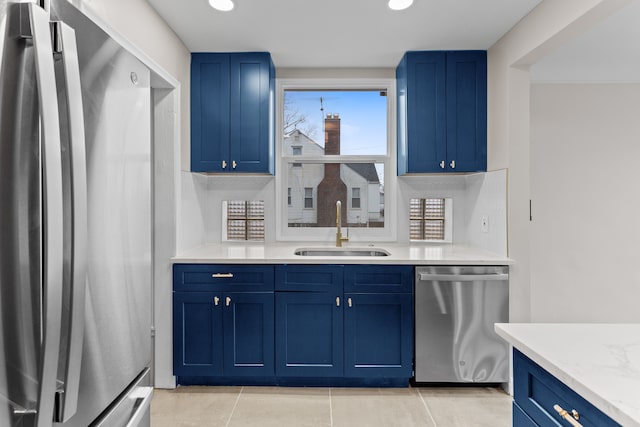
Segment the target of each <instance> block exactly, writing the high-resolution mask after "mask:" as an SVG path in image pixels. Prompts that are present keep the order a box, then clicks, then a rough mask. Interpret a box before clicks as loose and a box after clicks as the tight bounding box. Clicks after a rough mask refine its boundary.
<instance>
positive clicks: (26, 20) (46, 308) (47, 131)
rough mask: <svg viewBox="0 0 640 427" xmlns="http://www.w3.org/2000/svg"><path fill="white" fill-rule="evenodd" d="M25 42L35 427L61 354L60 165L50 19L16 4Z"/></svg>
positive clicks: (49, 400)
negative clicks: (34, 168) (34, 200)
mask: <svg viewBox="0 0 640 427" xmlns="http://www.w3.org/2000/svg"><path fill="white" fill-rule="evenodd" d="M19 6H20V19H21V25H22V24H24V27H25V30H26V31H25V32H23V37H25V38H31V39H32V43H33V50H34V54H35V68H36V81H37V85H38V104H39V109H40V126H41V132H40V134H41V153H42V206H43V239H42V240H43V243H42V244H43V257H42V265H43V267H42V281H43V283H42V286H43V289H42V295H43V296H42V299H43V302H42V338H41V341H42V344H41V348H42V355H41V359H40V363H41V365H40V369H39V372H40V378H39V381H38V384H39V389H38V403H37V406H36V411H37V421H36V426H37V427H46V426H51V422H52V419H53V409H54V395H55V391H56V379H57V373H58V359H59V353H60V327H61V313H62V274H63V273H62V270H63V265H62V263H63V257H62V253H63V234H62V227H63V203H62V197H63V196H62V160H61V154H60V129H59V123H60V122H59V117H58V100H57V94H56V79H55V71H54V64H53V51H52V47H51V34H50V29H49V14H48V13H47V12H45V10H44V9H42V8H40V7H39V6H38V5H36V4H33V3H20V4H19Z"/></svg>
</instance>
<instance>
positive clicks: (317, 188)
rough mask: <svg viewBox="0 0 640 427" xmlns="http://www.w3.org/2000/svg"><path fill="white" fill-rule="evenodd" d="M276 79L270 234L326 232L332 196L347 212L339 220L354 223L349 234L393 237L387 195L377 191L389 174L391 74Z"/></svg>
mask: <svg viewBox="0 0 640 427" xmlns="http://www.w3.org/2000/svg"><path fill="white" fill-rule="evenodd" d="M277 84H278V93H279V96H281V97H282V98H281V109H280V110H279V112H278V114H279V116H278V120H279V123H281V124H282V127H281V129H280V132H281V133H280V138H279V139H278V150H279V152H280V156H281V159H280V160H281V161H279V162H277V163H276V167H277V168H278V170H277V171H276V182H277V188H278V189H279V190H277V194H278V196H277V208H276V209H277V212H276V216H277V217H278V218H281V220H280V222H279V223H278V226H277V230H276V233H277V238H278V239H281V238H284V239H288V238H297V237H300V238H306V239H313V240H325V239H327V238H330V237H329V236H330V233H331V232H334V233H335V230H334V228H335V224H336V218H335V216H336V202H337V201H341V202H342V209H343V214H346V215H345V216H346V223H345V221H344V220H343V223H342V226H343V227H357V228H358V230H357V231H355V235H354V234H353V233H352V235H351V236H350V237H351V238H352V241H353V240H357V239H358V238H361V239H362V240H365V239H372V238H384V237H386V238H387V239H388V240H391V239H393V238H395V233H394V230H392V227H391V226H390V221H389V217H388V214H389V208H387V209H386V210H385V206H384V200H385V198H386V199H387V200H389V195H386V197H385V196H383V195H384V193H385V188H386V187H385V182H389V180H392V181H393V183H395V179H396V177H395V169H391V156H390V155H389V153H390V149H389V144H390V142H389V138H390V134H391V132H390V129H389V126H388V123H389V122H390V120H391V118H392V117H391V116H392V114H394V113H395V100H394V99H393V97H394V96H395V81H394V80H393V79H378V80H371V81H366V82H363V81H357V80H351V81H346V80H337V79H336V80H330V81H324V82H323V81H318V82H315V81H312V82H311V83H310V81H309V80H308V79H301V80H295V79H289V80H287V79H284V80H279V82H278V83H277ZM285 191H286V194H287V196H286V199H285V196H284V194H285ZM345 211H346V212H345ZM394 211H395V209H392V212H391V213H392V214H393V212H394ZM279 212H282V214H280V213H279ZM385 214H386V215H385ZM323 228H324V229H325V230H326V231H322V230H319V229H323Z"/></svg>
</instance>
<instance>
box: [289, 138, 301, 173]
mask: <svg viewBox="0 0 640 427" xmlns="http://www.w3.org/2000/svg"><path fill="white" fill-rule="evenodd" d="M295 140H296V141H298V140H300V135H295ZM291 155H292V156H302V147H291ZM291 167H294V168H300V167H302V163H291Z"/></svg>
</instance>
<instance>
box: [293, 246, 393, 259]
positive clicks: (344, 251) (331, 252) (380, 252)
mask: <svg viewBox="0 0 640 427" xmlns="http://www.w3.org/2000/svg"><path fill="white" fill-rule="evenodd" d="M293 253H294V254H295V255H299V256H325V257H327V256H364V257H370V256H389V252H387V251H385V250H384V249H379V248H335V249H334V248H298V249H296V250H295V251H294V252H293Z"/></svg>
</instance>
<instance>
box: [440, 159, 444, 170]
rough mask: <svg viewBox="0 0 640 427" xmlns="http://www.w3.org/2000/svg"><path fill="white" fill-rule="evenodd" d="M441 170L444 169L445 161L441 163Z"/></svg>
mask: <svg viewBox="0 0 640 427" xmlns="http://www.w3.org/2000/svg"><path fill="white" fill-rule="evenodd" d="M440 169H444V160H443V161H441V162H440Z"/></svg>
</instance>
